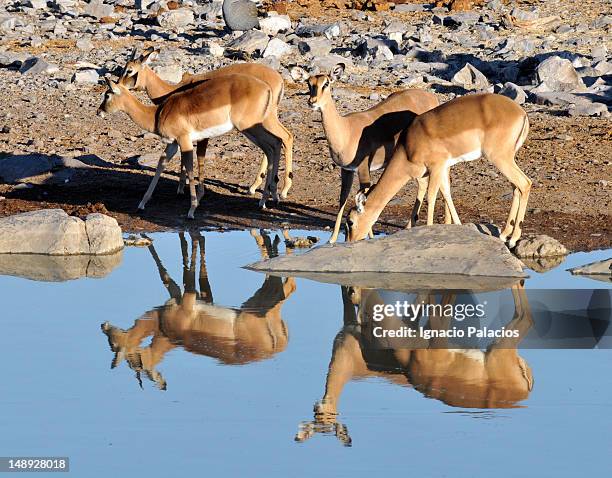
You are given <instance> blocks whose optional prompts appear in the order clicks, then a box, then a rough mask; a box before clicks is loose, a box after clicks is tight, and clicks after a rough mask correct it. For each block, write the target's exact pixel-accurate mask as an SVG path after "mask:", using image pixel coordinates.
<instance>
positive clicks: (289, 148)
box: [251, 108, 293, 199]
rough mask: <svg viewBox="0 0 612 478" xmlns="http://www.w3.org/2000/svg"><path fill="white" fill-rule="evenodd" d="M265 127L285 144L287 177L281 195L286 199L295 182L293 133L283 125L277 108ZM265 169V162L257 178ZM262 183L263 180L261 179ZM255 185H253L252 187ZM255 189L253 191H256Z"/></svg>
mask: <svg viewBox="0 0 612 478" xmlns="http://www.w3.org/2000/svg"><path fill="white" fill-rule="evenodd" d="M263 125H264V127H265V128H266V129H267V130H268V131H269V132H270V133H272V134H273V135H274V136H276V137H277V138H279V139H280V140H281V142H282V144H283V152H284V154H285V178H284V184H283V189H282V190H281V193H280V197H281V198H282V199H285V198H286V197H287V194H288V193H289V189H291V186H292V184H293V134H291V132H290V131H289V130H288V129H287V128H285V126H283V124H282V123H281V122H280V121H279V119H278V111H276V108H275V110H274V111H272V112H271V113H270V114H269V115H268V116H267V117H266V119H265V120H264V122H263ZM263 171H264V166H263V162H262V165H261V168H260V177H259V178H258V179H256V181H257V180H259V179H261V173H262V172H263ZM260 184H261V181H260ZM252 187H253V186H251V188H252ZM254 192H255V191H253V193H254Z"/></svg>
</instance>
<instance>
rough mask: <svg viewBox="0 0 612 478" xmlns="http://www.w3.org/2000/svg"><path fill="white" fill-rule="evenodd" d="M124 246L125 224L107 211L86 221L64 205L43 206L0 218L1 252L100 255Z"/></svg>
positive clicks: (93, 215)
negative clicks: (123, 233)
mask: <svg viewBox="0 0 612 478" xmlns="http://www.w3.org/2000/svg"><path fill="white" fill-rule="evenodd" d="M88 222H89V224H88ZM121 249H123V237H122V234H121V228H120V227H119V225H118V224H117V221H116V220H115V219H113V218H111V217H108V216H104V215H103V214H97V213H95V214H90V215H88V216H87V218H86V220H85V221H83V220H82V219H79V218H78V217H73V216H69V215H68V214H66V212H65V211H63V210H62V209H43V210H39V211H31V212H25V213H22V214H16V215H14V216H7V217H3V218H0V254H48V255H79V254H94V255H96V254H111V253H114V252H118V251H120V250H121Z"/></svg>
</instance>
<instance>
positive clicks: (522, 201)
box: [492, 154, 531, 249]
mask: <svg viewBox="0 0 612 478" xmlns="http://www.w3.org/2000/svg"><path fill="white" fill-rule="evenodd" d="M505 158H506V157H505V156H504V157H502V158H500V159H496V160H495V161H492V162H493V163H494V164H495V165H496V166H497V167H498V168H499V170H500V171H501V172H502V174H503V175H504V176H506V178H508V180H509V181H510V182H511V183H512V184H513V185H514V186H515V190H514V194H513V197H512V207H511V208H510V214H509V215H508V221H507V223H506V227H505V229H504V231H503V232H502V234H501V235H500V236H499V237H500V239H501V240H502V241H505V240H506V238H507V237H508V233H509V231H510V230H512V236H511V237H510V241H509V242H508V247H509V248H510V249H512V248H513V247H514V246H515V245H516V242H517V241H518V240H519V238H520V237H521V226H522V223H523V219H524V218H525V212H526V210H527V201H528V200H529V192H530V191H531V179H529V178H528V177H527V175H526V174H525V173H524V172H523V171H522V170H521V168H519V167H518V166H517V164H516V163H515V162H514V154H512V155H509V158H510V159H509V160H504V159H505ZM511 228H512V229H511Z"/></svg>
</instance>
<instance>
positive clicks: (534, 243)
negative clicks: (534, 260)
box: [514, 234, 569, 257]
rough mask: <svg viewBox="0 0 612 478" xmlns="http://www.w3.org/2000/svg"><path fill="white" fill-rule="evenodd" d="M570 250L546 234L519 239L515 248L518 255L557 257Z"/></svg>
mask: <svg viewBox="0 0 612 478" xmlns="http://www.w3.org/2000/svg"><path fill="white" fill-rule="evenodd" d="M568 252H569V251H568V250H567V249H566V248H565V246H564V245H563V244H561V243H560V242H559V241H557V240H556V239H554V238H552V237H550V236H547V235H545V234H540V235H537V236H534V237H529V238H526V239H521V240H519V241H518V243H517V244H516V249H515V250H514V253H515V254H516V255H517V256H518V257H555V256H564V255H566V254H567V253H568Z"/></svg>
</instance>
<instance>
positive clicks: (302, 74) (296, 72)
mask: <svg viewBox="0 0 612 478" xmlns="http://www.w3.org/2000/svg"><path fill="white" fill-rule="evenodd" d="M289 73H290V74H291V78H293V81H295V82H302V81H306V80H307V79H308V77H309V76H310V75H309V74H308V72H307V71H306V70H305V69H304V68H302V67H301V66H294V67H292V68H291V69H290V70H289Z"/></svg>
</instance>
